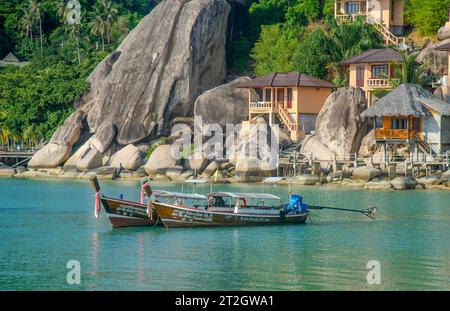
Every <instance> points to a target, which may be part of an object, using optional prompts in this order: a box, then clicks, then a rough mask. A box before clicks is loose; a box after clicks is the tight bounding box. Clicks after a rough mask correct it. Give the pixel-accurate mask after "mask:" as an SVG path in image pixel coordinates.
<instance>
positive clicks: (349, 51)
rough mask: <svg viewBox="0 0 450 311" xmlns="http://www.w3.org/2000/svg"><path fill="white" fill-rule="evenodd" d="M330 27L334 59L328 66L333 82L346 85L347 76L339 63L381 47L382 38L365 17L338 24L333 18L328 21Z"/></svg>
mask: <svg viewBox="0 0 450 311" xmlns="http://www.w3.org/2000/svg"><path fill="white" fill-rule="evenodd" d="M327 22H328V24H329V26H330V44H331V47H332V50H331V51H330V54H331V57H332V59H333V61H332V62H330V63H329V64H328V66H327V68H328V70H329V72H330V75H331V80H333V82H334V83H335V84H336V85H338V86H344V85H345V84H346V80H347V77H346V76H347V75H346V72H345V69H344V68H343V67H342V66H340V65H339V62H340V61H342V60H344V59H347V58H350V57H353V56H355V55H357V54H359V53H361V52H363V51H366V50H369V49H371V48H376V47H378V46H381V44H382V38H381V37H380V36H379V34H378V33H377V32H376V31H374V30H373V29H372V28H371V26H369V25H367V23H366V22H365V19H364V18H363V17H358V18H357V19H356V20H355V21H354V22H343V23H340V24H338V23H337V22H336V20H335V19H334V18H332V17H329V18H328V19H327Z"/></svg>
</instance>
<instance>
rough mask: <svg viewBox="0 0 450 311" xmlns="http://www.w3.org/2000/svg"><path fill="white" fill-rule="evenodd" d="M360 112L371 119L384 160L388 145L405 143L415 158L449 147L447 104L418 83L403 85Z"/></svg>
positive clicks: (448, 111) (449, 123) (449, 130)
mask: <svg viewBox="0 0 450 311" xmlns="http://www.w3.org/2000/svg"><path fill="white" fill-rule="evenodd" d="M361 115H362V116H363V117H369V118H373V122H374V128H375V141H376V143H377V144H381V145H382V148H383V158H384V161H387V158H386V147H387V145H407V146H409V147H410V148H409V150H410V154H415V157H416V159H417V160H418V159H419V153H422V154H423V155H424V156H425V157H426V156H428V157H433V156H435V155H441V154H444V153H446V152H447V151H449V150H450V104H448V103H446V102H445V101H443V100H440V99H438V98H437V97H435V96H434V95H433V94H431V93H430V92H428V91H427V90H425V89H424V88H422V87H421V86H418V85H415V84H402V85H400V86H399V87H398V88H396V89H394V90H393V91H392V92H391V93H389V94H388V95H386V96H384V97H383V98H381V99H380V100H378V101H377V102H376V103H374V104H373V105H372V106H370V107H369V108H368V109H367V110H365V111H364V112H363V113H362V114H361ZM379 121H381V122H379Z"/></svg>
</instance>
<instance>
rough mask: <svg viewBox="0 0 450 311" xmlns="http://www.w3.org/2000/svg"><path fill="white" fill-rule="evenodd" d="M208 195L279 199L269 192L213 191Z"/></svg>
mask: <svg viewBox="0 0 450 311" xmlns="http://www.w3.org/2000/svg"><path fill="white" fill-rule="evenodd" d="M208 197H231V198H235V199H240V198H244V199H250V200H281V198H280V197H278V196H276V195H273V194H270V193H239V192H213V193H210V194H208Z"/></svg>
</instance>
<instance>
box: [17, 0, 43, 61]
mask: <svg viewBox="0 0 450 311" xmlns="http://www.w3.org/2000/svg"><path fill="white" fill-rule="evenodd" d="M23 13H24V15H23V17H22V20H21V28H22V29H23V30H24V31H25V34H26V36H27V37H28V38H30V39H32V38H33V28H34V25H35V23H38V27H39V37H40V42H41V44H40V45H41V59H44V49H43V45H44V44H43V34H42V12H41V4H40V3H38V2H37V1H36V0H29V2H28V7H27V8H26V9H24V10H23Z"/></svg>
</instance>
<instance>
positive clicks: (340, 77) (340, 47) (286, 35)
mask: <svg viewBox="0 0 450 311" xmlns="http://www.w3.org/2000/svg"><path fill="white" fill-rule="evenodd" d="M381 46H382V38H381V37H380V35H379V34H378V32H377V31H376V30H375V29H373V28H372V26H370V25H368V24H366V23H365V22H364V21H363V20H362V19H358V20H357V21H356V22H353V23H340V24H337V23H336V22H335V21H334V19H333V18H327V22H326V27H322V28H317V27H316V28H312V29H306V28H305V27H290V26H289V25H286V24H281V23H279V24H275V25H269V26H262V32H261V37H260V39H259V40H258V41H257V42H256V44H255V47H254V49H253V51H252V57H253V58H254V60H255V61H256V64H255V72H256V74H257V75H264V74H267V73H269V72H274V71H292V70H295V71H300V72H303V73H305V74H308V75H311V76H314V77H317V78H320V79H327V78H328V79H329V80H331V81H333V82H335V83H336V84H337V85H343V84H345V82H346V81H345V79H346V75H345V72H344V71H343V68H342V67H341V66H339V65H338V63H339V62H340V61H341V60H343V59H346V58H349V57H352V56H354V55H356V54H359V53H361V52H363V51H366V50H368V49H371V48H377V47H381Z"/></svg>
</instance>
